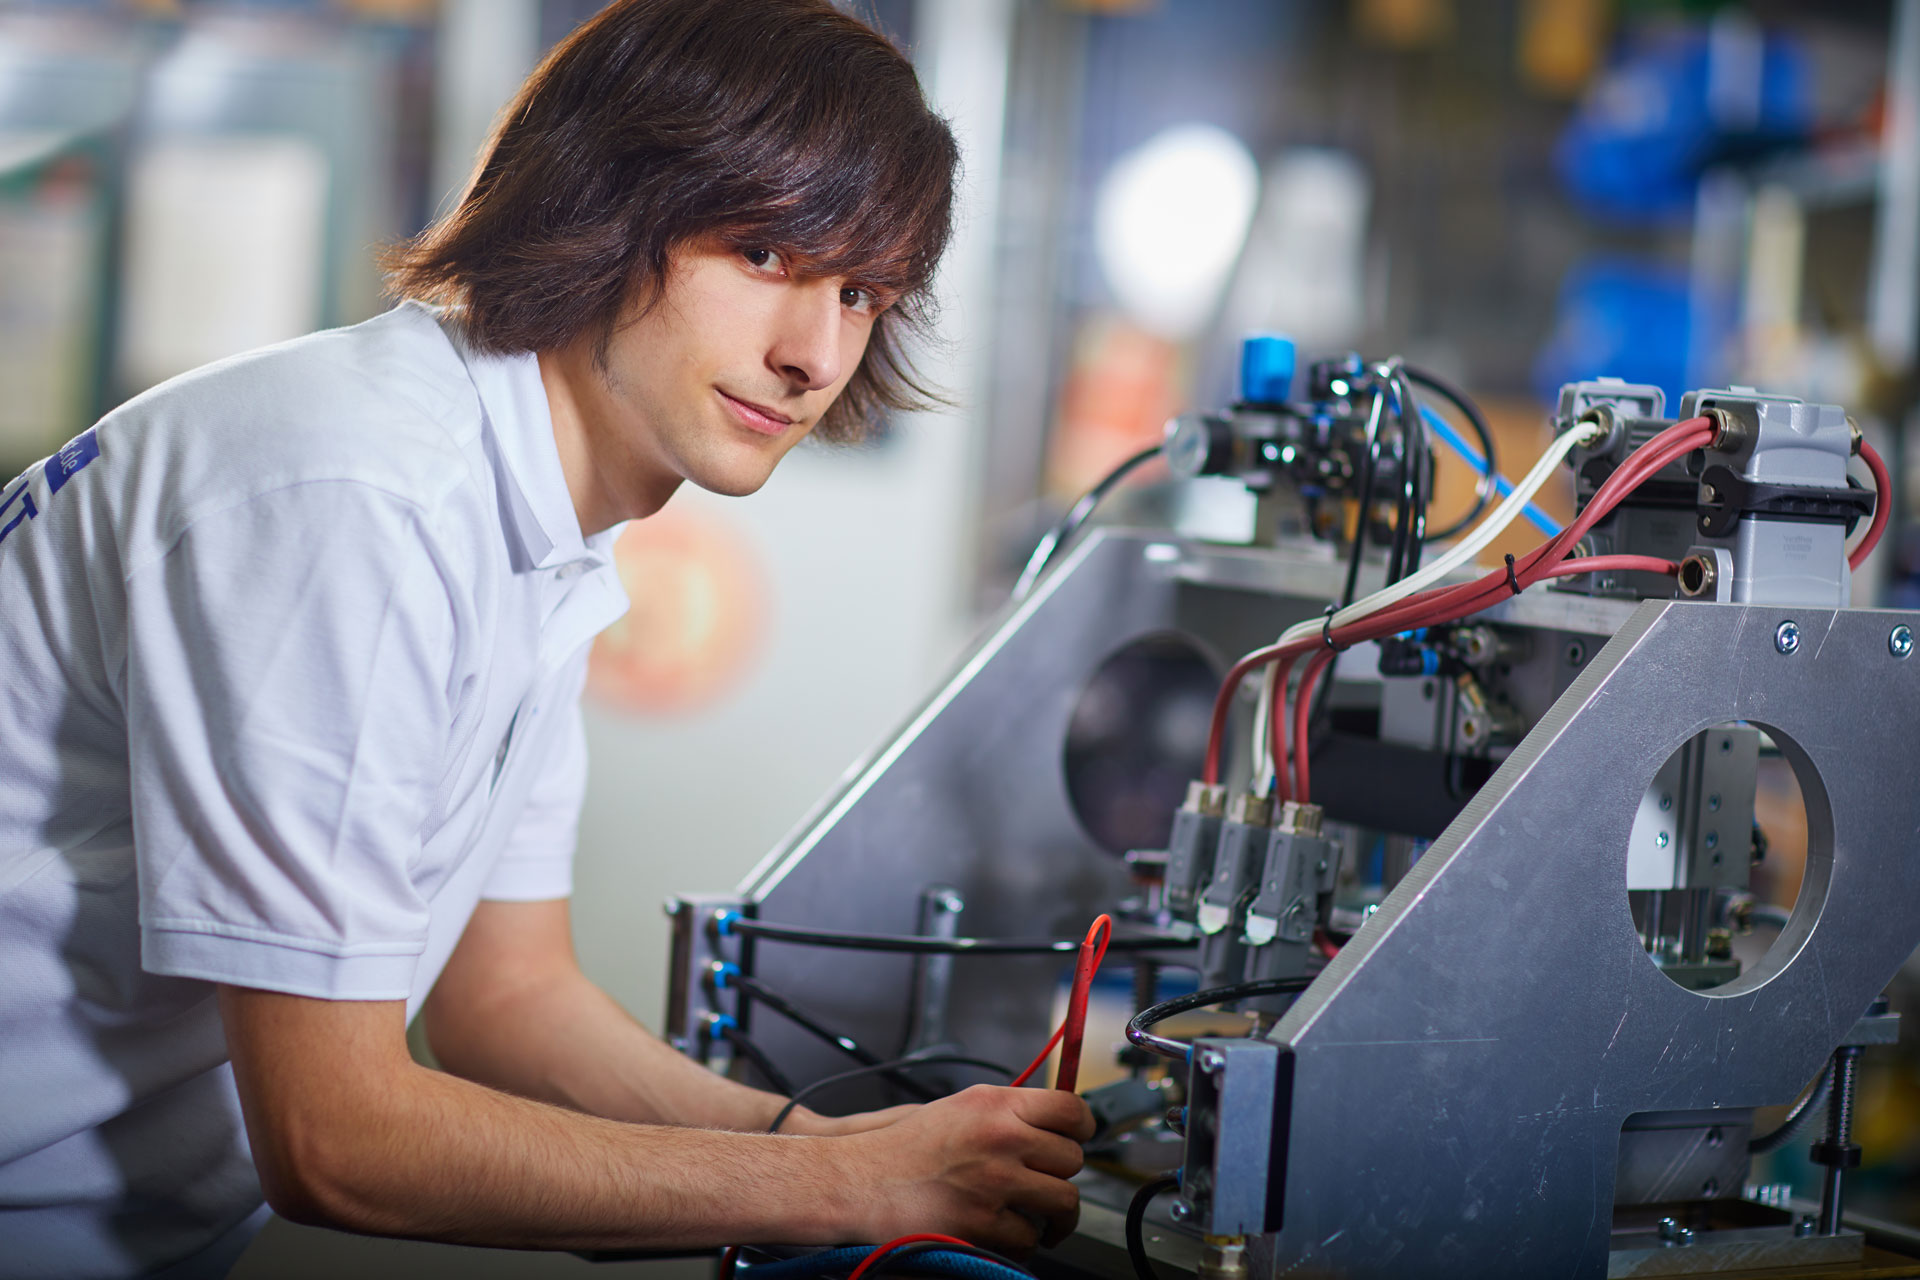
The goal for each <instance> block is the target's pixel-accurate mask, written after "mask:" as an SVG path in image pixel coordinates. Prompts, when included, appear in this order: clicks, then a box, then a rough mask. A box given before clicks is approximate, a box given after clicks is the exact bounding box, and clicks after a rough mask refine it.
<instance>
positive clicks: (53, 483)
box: [47, 427, 100, 493]
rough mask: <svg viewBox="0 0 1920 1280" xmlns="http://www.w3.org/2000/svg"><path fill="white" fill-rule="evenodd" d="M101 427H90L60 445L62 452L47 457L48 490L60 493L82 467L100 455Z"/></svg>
mask: <svg viewBox="0 0 1920 1280" xmlns="http://www.w3.org/2000/svg"><path fill="white" fill-rule="evenodd" d="M98 433H99V428H97V427H89V428H87V429H86V430H85V431H82V432H81V433H80V434H79V435H77V436H75V437H74V438H73V439H71V440H69V441H67V442H66V443H65V444H64V445H61V446H60V452H58V453H56V454H54V455H53V456H52V457H51V458H48V459H47V492H48V493H58V492H60V489H61V486H63V485H65V484H66V483H67V481H69V480H71V479H73V477H74V476H75V475H77V474H79V471H80V469H81V468H82V467H84V466H86V465H87V464H88V463H89V462H92V461H93V460H94V459H95V458H97V457H99V456H100V440H99V434H98Z"/></svg>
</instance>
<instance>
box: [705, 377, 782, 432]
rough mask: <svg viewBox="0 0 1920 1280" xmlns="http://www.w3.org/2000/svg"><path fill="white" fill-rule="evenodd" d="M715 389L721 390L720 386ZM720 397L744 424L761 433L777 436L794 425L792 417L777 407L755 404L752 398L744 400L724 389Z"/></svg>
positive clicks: (749, 428)
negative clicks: (771, 407)
mask: <svg viewBox="0 0 1920 1280" xmlns="http://www.w3.org/2000/svg"><path fill="white" fill-rule="evenodd" d="M714 390H715V391H720V389H719V388H718V387H715V388H714ZM720 399H721V400H722V401H724V402H725V403H726V406H727V408H728V409H730V410H732V412H733V416H734V417H735V418H738V419H739V420H740V424H741V425H742V426H744V427H746V428H747V429H748V430H750V431H758V432H759V433H760V434H761V435H768V436H777V435H780V434H782V433H783V432H785V431H786V429H787V428H788V427H790V426H792V425H793V419H792V418H790V417H788V416H787V415H786V414H784V413H781V412H780V411H779V410H777V409H770V408H768V407H767V406H766V405H763V404H755V403H754V402H753V401H751V400H742V399H741V398H740V397H738V396H730V395H728V394H727V393H726V392H724V391H720Z"/></svg>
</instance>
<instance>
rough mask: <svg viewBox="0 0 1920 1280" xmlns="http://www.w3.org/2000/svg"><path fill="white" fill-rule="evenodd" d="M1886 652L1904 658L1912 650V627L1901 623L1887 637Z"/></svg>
mask: <svg viewBox="0 0 1920 1280" xmlns="http://www.w3.org/2000/svg"><path fill="white" fill-rule="evenodd" d="M1887 652H1888V653H1891V654H1892V655H1893V656H1894V657H1896V658H1904V657H1906V656H1907V655H1908V654H1910V653H1912V652H1913V628H1912V627H1910V626H1908V625H1907V624H1906V623H1904V622H1903V623H1901V624H1900V625H1899V626H1897V627H1895V628H1894V629H1893V633H1892V634H1891V635H1889V636H1888V637H1887Z"/></svg>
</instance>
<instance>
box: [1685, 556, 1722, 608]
mask: <svg viewBox="0 0 1920 1280" xmlns="http://www.w3.org/2000/svg"><path fill="white" fill-rule="evenodd" d="M1719 580H1720V572H1719V570H1718V569H1716V568H1715V567H1714V563H1713V558H1712V557H1711V556H1705V555H1701V554H1700V553H1699V552H1695V553H1694V554H1693V555H1690V556H1688V557H1687V558H1686V559H1685V560H1682V561H1681V562H1680V594H1681V595H1683V596H1686V597H1688V598H1690V599H1698V598H1699V597H1701V596H1710V595H1712V594H1713V591H1714V587H1715V586H1717V585H1718V583H1719Z"/></svg>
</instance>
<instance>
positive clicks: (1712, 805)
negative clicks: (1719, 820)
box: [1707, 796, 1720, 813]
mask: <svg viewBox="0 0 1920 1280" xmlns="http://www.w3.org/2000/svg"><path fill="white" fill-rule="evenodd" d="M1707 811H1708V812H1709V813H1718V812H1720V797H1719V796H1708V797H1707Z"/></svg>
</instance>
